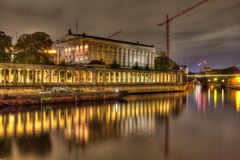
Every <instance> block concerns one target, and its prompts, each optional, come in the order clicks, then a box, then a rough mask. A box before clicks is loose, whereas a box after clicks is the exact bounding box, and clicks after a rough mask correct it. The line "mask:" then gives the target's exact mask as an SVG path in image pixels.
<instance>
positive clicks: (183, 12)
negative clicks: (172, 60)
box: [158, 0, 209, 57]
mask: <svg viewBox="0 0 240 160" xmlns="http://www.w3.org/2000/svg"><path fill="white" fill-rule="evenodd" d="M208 1H209V0H202V1H200V2H198V3H197V4H195V5H193V6H191V7H188V8H186V9H184V10H182V11H181V12H179V13H178V14H176V15H174V16H172V17H169V15H168V14H167V16H166V20H165V21H164V22H162V23H160V24H158V26H163V25H165V24H166V56H168V57H169V55H170V22H171V21H173V20H175V19H176V18H178V17H180V16H182V15H184V14H186V13H188V12H190V11H191V10H193V9H195V8H197V7H199V6H200V5H202V4H204V3H206V2H208Z"/></svg>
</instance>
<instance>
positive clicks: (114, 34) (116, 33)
mask: <svg viewBox="0 0 240 160" xmlns="http://www.w3.org/2000/svg"><path fill="white" fill-rule="evenodd" d="M121 32H122V31H121V30H119V31H117V32H115V33H113V34H111V35H110V36H108V38H112V37H114V36H116V35H118V34H119V33H121Z"/></svg>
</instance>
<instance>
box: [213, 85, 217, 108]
mask: <svg viewBox="0 0 240 160" xmlns="http://www.w3.org/2000/svg"><path fill="white" fill-rule="evenodd" d="M217 94H218V93H217V89H214V92H213V103H214V108H216V107H217Z"/></svg>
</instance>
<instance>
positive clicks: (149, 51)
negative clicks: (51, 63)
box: [55, 30, 155, 69]
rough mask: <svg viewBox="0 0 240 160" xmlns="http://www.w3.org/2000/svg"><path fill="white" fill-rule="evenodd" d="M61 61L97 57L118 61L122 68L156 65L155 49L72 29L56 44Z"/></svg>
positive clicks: (98, 59)
mask: <svg viewBox="0 0 240 160" xmlns="http://www.w3.org/2000/svg"><path fill="white" fill-rule="evenodd" d="M55 49H56V50H57V58H56V59H57V64H59V63H61V62H63V61H65V63H67V64H88V63H90V62H91V61H93V60H97V61H103V62H104V63H105V64H106V65H110V64H112V63H113V62H114V61H115V62H116V63H117V64H119V65H120V67H126V68H132V67H134V66H135V65H138V66H139V67H142V68H144V67H146V66H148V67H149V68H152V69H153V68H154V58H155V48H154V46H152V45H146V44H141V43H139V42H136V43H134V42H127V41H121V40H114V39H108V38H103V37H96V36H89V35H86V34H84V33H83V34H73V33H71V30H69V33H68V34H67V35H66V36H64V37H63V38H62V39H60V40H58V41H57V43H56V44H55Z"/></svg>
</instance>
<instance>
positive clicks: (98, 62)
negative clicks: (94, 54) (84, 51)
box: [89, 59, 105, 65]
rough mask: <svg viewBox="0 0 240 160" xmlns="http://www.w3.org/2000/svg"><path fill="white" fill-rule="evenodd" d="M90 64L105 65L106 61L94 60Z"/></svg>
mask: <svg viewBox="0 0 240 160" xmlns="http://www.w3.org/2000/svg"><path fill="white" fill-rule="evenodd" d="M89 64H100V65H105V62H103V60H102V59H101V60H92V61H91V62H89Z"/></svg>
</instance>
